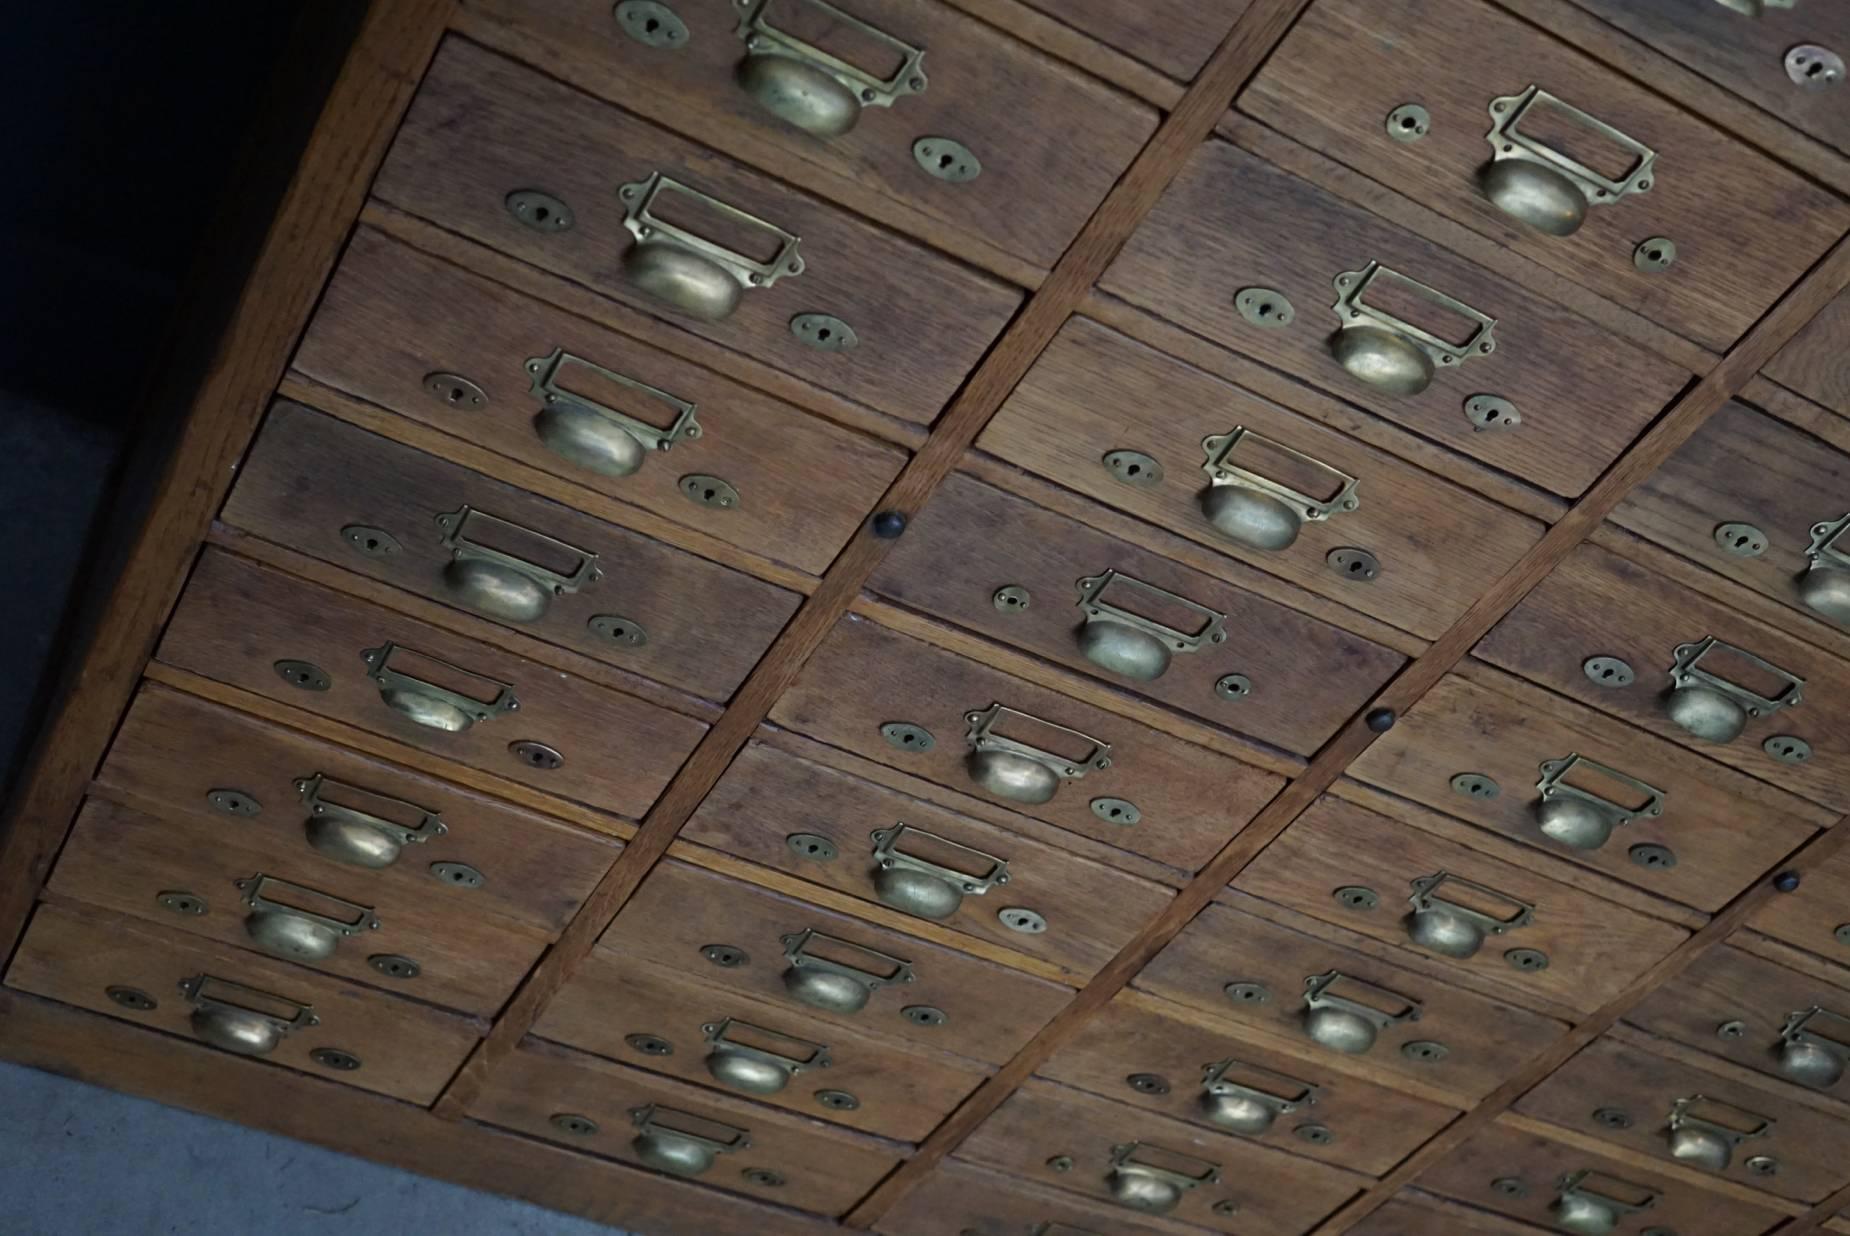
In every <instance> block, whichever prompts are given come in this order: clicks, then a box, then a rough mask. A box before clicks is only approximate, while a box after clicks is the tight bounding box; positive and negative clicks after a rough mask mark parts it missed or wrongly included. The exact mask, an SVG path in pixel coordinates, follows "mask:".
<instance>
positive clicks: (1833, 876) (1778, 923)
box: [1747, 850, 1850, 965]
mask: <svg viewBox="0 0 1850 1236" xmlns="http://www.w3.org/2000/svg"><path fill="white" fill-rule="evenodd" d="M1747 925H1748V926H1749V927H1751V928H1753V929H1754V930H1755V931H1758V932H1762V933H1764V934H1766V935H1769V936H1773V937H1775V938H1776V939H1780V940H1784V941H1785V942H1786V943H1787V944H1791V945H1794V946H1795V947H1798V948H1802V949H1805V950H1806V951H1808V952H1812V953H1816V954H1818V956H1820V957H1828V958H1829V959H1830V960H1832V961H1834V962H1836V963H1837V964H1838V965H1850V854H1845V853H1844V852H1843V851H1841V850H1839V851H1838V852H1837V853H1836V854H1835V855H1833V856H1832V857H1830V858H1828V859H1826V860H1825V861H1824V862H1822V863H1818V864H1816V865H1814V866H1812V867H1810V868H1809V869H1808V870H1807V871H1806V872H1805V879H1804V881H1803V882H1802V883H1801V884H1800V885H1799V886H1798V887H1797V888H1795V889H1793V890H1792V891H1791V892H1790V893H1783V894H1781V895H1780V896H1778V897H1769V898H1768V899H1767V900H1765V901H1763V902H1761V904H1760V908H1759V909H1758V910H1755V911H1754V913H1753V915H1752V917H1750V918H1749V919H1748V920H1747Z"/></svg>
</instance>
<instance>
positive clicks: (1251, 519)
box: [1201, 425, 1362, 553]
mask: <svg viewBox="0 0 1850 1236" xmlns="http://www.w3.org/2000/svg"><path fill="white" fill-rule="evenodd" d="M1241 446H1246V447H1248V450H1247V451H1246V452H1244V453H1241V452H1240V450H1239V448H1240V447H1241ZM1201 449H1202V450H1203V451H1205V452H1206V454H1207V460H1206V462H1205V463H1203V464H1202V465H1201V470H1202V471H1203V472H1205V473H1207V476H1208V487H1207V488H1206V489H1204V490H1202V491H1201V513H1202V514H1203V515H1205V516H1206V517H1207V521H1208V524H1209V525H1210V526H1211V527H1212V528H1213V529H1214V531H1215V532H1217V533H1219V534H1220V535H1221V536H1224V537H1226V538H1227V539H1228V540H1230V541H1232V542H1234V543H1235V544H1237V545H1244V546H1245V547H1246V548H1248V549H1256V550H1261V551H1264V552H1267V553H1276V552H1278V551H1280V550H1285V549H1289V548H1291V546H1292V545H1293V544H1295V543H1296V542H1297V539H1298V532H1299V530H1300V529H1302V528H1303V526H1304V525H1305V524H1307V523H1321V522H1322V521H1324V520H1326V519H1329V518H1330V517H1331V516H1332V515H1339V514H1346V513H1348V512H1351V511H1354V510H1356V509H1358V508H1359V507H1360V506H1361V505H1362V502H1361V499H1360V498H1358V497H1357V496H1356V487H1357V486H1358V485H1359V484H1360V482H1359V481H1358V480H1357V479H1356V478H1355V477H1353V476H1350V475H1349V474H1348V473H1346V472H1343V471H1340V470H1339V469H1337V468H1333V467H1331V466H1330V465H1329V464H1326V463H1324V462H1323V461H1322V460H1320V459H1317V458H1315V457H1313V456H1310V455H1306V454H1305V453H1304V452H1302V451H1298V450H1293V449H1292V448H1291V447H1288V446H1286V445H1285V444H1284V443H1282V442H1275V441H1273V440H1272V439H1270V438H1268V437H1265V436H1264V435H1263V434H1259V433H1255V432H1253V431H1252V430H1250V429H1248V428H1246V427H1245V426H1244V425H1235V426H1234V427H1233V428H1232V429H1230V430H1228V431H1227V432H1226V433H1223V434H1211V435H1209V436H1208V437H1206V438H1203V439H1202V442H1201ZM1255 449H1256V450H1258V451H1265V452H1269V453H1271V454H1274V455H1283V456H1287V457H1289V458H1290V459H1291V460H1293V461H1294V462H1295V463H1296V464H1298V465H1299V466H1301V467H1302V468H1305V469H1309V470H1315V471H1318V472H1321V473H1323V474H1325V475H1327V476H1328V477H1329V480H1330V488H1331V489H1332V491H1333V493H1332V495H1331V496H1330V497H1327V498H1317V497H1314V496H1312V495H1310V494H1307V493H1305V492H1303V491H1302V490H1299V489H1296V488H1294V487H1293V486H1290V485H1287V484H1285V483H1284V482H1282V481H1278V480H1274V479H1273V478H1271V477H1269V476H1266V475H1265V474H1264V473H1262V472H1259V471H1257V470H1256V468H1255V467H1248V466H1246V464H1247V463H1256V461H1253V460H1251V459H1250V458H1249V457H1250V456H1251V455H1253V454H1254V453H1255ZM1236 455H1238V458H1236Z"/></svg>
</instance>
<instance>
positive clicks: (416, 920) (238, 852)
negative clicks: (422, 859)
mask: <svg viewBox="0 0 1850 1236" xmlns="http://www.w3.org/2000/svg"><path fill="white" fill-rule="evenodd" d="M235 828H236V824H235V823H234V822H231V821H226V820H224V819H222V818H221V819H220V820H219V821H216V822H213V821H203V820H191V821H187V822H181V821H179V820H172V819H160V818H158V817H155V816H152V815H147V814H145V813H143V812H140V811H135V810H132V809H130V808H127V807H121V806H117V805H116V804H114V803H109V802H105V801H103V800H101V799H91V800H90V801H89V802H87V803H85V804H84V808H83V810H82V811H81V812H80V813H79V814H78V817H77V825H76V827H75V828H74V829H72V831H71V836H70V839H69V840H68V841H67V842H66V843H65V847H64V854H63V855H62V857H60V858H59V860H58V865H57V867H56V868H54V869H53V871H52V873H51V883H50V884H48V885H47V886H46V887H47V888H48V889H50V891H51V892H52V893H53V894H54V895H58V896H63V897H67V898H69V899H71V900H72V901H81V902H85V903H87V904H89V905H93V906H100V907H102V908H103V909H106V910H110V911H113V912H115V913H118V914H124V915H130V916H133V917H135V918H139V919H142V920H145V921H147V922H150V923H154V924H156V925H157V926H159V927H160V928H163V929H167V930H177V931H184V932H189V933H191V934H193V935H196V936H202V937H204V938H205V939H208V940H212V941H215V942H216V943H218V944H220V945H223V946H225V947H227V948H234V949H235V948H242V949H250V950H252V951H257V952H262V951H263V950H262V949H261V948H260V947H259V946H258V945H257V943H256V942H255V941H254V940H253V939H252V936H251V930H250V924H252V923H255V922H256V921H257V918H258V913H257V911H256V910H255V909H247V908H246V905H245V902H244V896H245V894H244V893H243V891H241V890H240V888H239V887H238V881H240V880H255V879H258V878H260V877H263V878H267V881H272V882H266V883H264V884H262V885H261V887H260V889H259V890H258V891H261V892H262V893H263V896H264V898H265V899H266V901H269V902H272V903H275V904H277V905H280V906H283V907H294V908H297V909H302V910H306V911H308V912H310V913H313V914H322V915H326V916H329V917H332V918H335V919H337V920H339V921H342V922H354V921H362V920H364V919H366V918H367V917H368V915H367V912H368V911H371V912H372V913H371V916H370V917H371V919H372V921H374V922H376V923H377V924H378V927H377V928H376V929H373V930H362V931H360V932H358V933H356V934H355V935H352V936H350V937H347V938H345V939H341V940H340V941H338V942H337V943H336V944H335V946H334V950H333V952H332V953H331V954H330V955H329V956H328V957H327V958H325V959H323V960H321V961H317V962H302V961H300V960H299V959H297V958H293V957H292V958H288V959H287V960H290V961H297V962H298V964H306V965H308V967H309V968H310V969H314V970H318V971H320V972H322V973H324V974H331V975H337V976H339V977H340V978H343V979H346V980H348V981H350V982H353V983H357V984H360V985H362V986H367V987H374V988H378V989H380V990H382V991H386V992H389V993H391V994H392V995H394V996H405V997H409V998H411V999H416V1000H423V1001H427V1002H429V1003H431V1004H438V1005H442V1006H444V1007H446V1008H452V1009H457V1010H459V1011H461V1012H464V1013H473V1014H477V1015H479V1016H483V1017H492V1016H494V1014H495V1012H496V1011H497V1010H498V1009H499V1008H500V1007H501V1005H502V1003H503V1002H504V1001H506V999H507V998H508V996H509V995H510V994H512V992H513V990H514V988H515V987H516V986H517V985H518V984H519V983H520V980H521V979H522V978H523V977H524V976H525V975H526V973H527V971H528V969H530V968H531V967H532V965H533V963H534V962H535V961H538V960H539V957H540V954H541V953H542V952H544V951H545V950H546V946H547V944H548V943H550V941H551V934H552V933H550V932H547V931H544V930H541V929H540V928H537V927H534V926H532V925H530V924H525V923H518V922H515V921H513V920H511V919H504V918H499V917H497V916H494V915H489V914H484V913H482V912H480V911H479V910H473V909H472V908H471V907H469V906H468V905H467V904H466V903H465V902H463V901H462V899H460V898H448V897H439V896H436V895H434V894H440V893H442V892H443V890H442V889H441V888H439V887H438V881H437V880H436V879H434V878H432V877H431V876H429V875H428V874H427V875H426V876H425V882H426V883H427V884H429V885H430V886H431V893H432V894H433V895H426V896H424V897H421V898H409V897H405V896H403V895H402V894H401V895H400V896H398V897H389V896H386V897H382V896H378V895H377V894H378V893H380V892H382V891H387V890H382V889H379V888H378V887H377V882H376V881H373V880H369V879H367V876H368V875H370V873H369V872H366V871H364V870H362V869H359V868H355V867H351V866H348V865H346V864H343V863H334V862H330V861H328V860H326V859H322V858H319V857H318V856H316V855H314V854H313V853H312V852H311V851H309V850H307V849H306V848H305V847H296V848H292V849H291V850H289V851H288V852H287V853H284V854H278V853H276V852H275V850H274V849H273V848H272V849H268V850H266V849H264V848H262V847H261V846H260V845H252V844H250V840H249V839H246V838H243V837H240V836H238V835H237V833H235V832H233V831H231V830H233V829H235ZM413 861H415V860H413ZM175 893H180V894H185V895H187V896H189V897H192V898H196V899H197V902H196V904H198V905H199V906H200V907H202V908H201V909H200V910H199V911H198V912H197V913H176V912H175V911H173V910H170V909H168V908H166V906H165V905H164V904H163V903H162V901H161V899H162V898H165V897H167V896H168V895H170V894H175ZM265 913H266V914H275V913H277V911H266V912H265ZM374 957H402V958H408V959H410V960H411V961H412V962H414V963H416V966H417V970H416V973H415V976H414V977H410V978H395V977H390V976H388V975H387V974H385V973H383V972H381V971H379V970H376V969H374V967H373V966H372V965H371V964H370V959H371V958H374Z"/></svg>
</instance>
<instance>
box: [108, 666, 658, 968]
mask: <svg viewBox="0 0 1850 1236" xmlns="http://www.w3.org/2000/svg"><path fill="white" fill-rule="evenodd" d="M316 778H320V780H319V781H317V780H316ZM96 790H97V793H99V794H101V795H103V796H104V797H109V798H120V799H122V800H123V801H126V802H128V803H130V804H134V805H142V806H145V807H146V808H147V809H148V810H150V811H153V812H154V813H156V814H158V815H160V816H161V817H163V818H164V819H168V820H172V821H174V823H175V824H177V825H179V824H183V825H186V826H188V827H191V828H194V829H202V828H203V829H213V830H217V833H218V834H219V835H222V836H224V837H226V838H227V839H228V840H235V842H236V844H238V845H240V846H246V847H251V848H253V849H256V850H258V852H260V853H262V854H263V855H264V856H265V860H266V861H270V860H271V859H274V860H275V861H279V862H287V863H290V864H300V863H304V862H306V863H313V864H315V867H314V869H315V870H316V871H318V872H334V871H339V872H342V873H350V874H351V875H352V876H354V877H360V878H364V879H365V880H366V881H368V883H369V885H371V886H374V887H377V888H378V890H379V892H378V894H377V895H378V897H379V899H380V900H382V901H384V900H390V901H393V902H399V903H403V902H414V901H415V902H425V903H429V904H430V905H431V906H432V907H433V909H434V908H435V907H437V906H439V905H446V906H447V905H455V906H456V907H457V908H458V909H459V910H463V911H466V912H468V913H470V914H485V915H489V916H492V917H494V918H498V919H508V920H512V921H514V922H518V923H525V924H528V925H531V926H534V927H538V928H540V929H542V931H543V932H544V933H546V934H547V935H552V934H555V933H557V932H558V931H560V930H561V929H562V928H564V926H565V925H566V923H568V922H570V921H571V918H572V916H573V915H574V914H576V913H577V912H578V907H579V906H580V905H581V904H583V902H584V899H585V897H586V896H588V895H589V894H590V892H591V890H592V888H593V887H595V886H596V884H597V882H598V880H599V879H600V878H602V876H603V874H604V872H605V871H606V870H608V869H609V867H610V864H611V863H612V862H613V861H615V859H616V856H617V851H618V850H619V849H620V848H621V846H620V845H619V844H618V843H617V842H616V841H613V840H611V839H609V838H606V837H600V836H598V835H596V834H595V833H588V832H585V831H583V830H581V829H576V828H572V827H570V826H568V825H565V824H560V823H558V822H557V821H555V820H550V819H548V818H547V817H545V816H543V815H539V814H537V813H535V812H532V811H526V810H523V809H522V808H519V807H514V806H510V805H508V804H507V803H503V802H500V801H498V800H496V799H493V798H489V797H487V796H485V795H481V794H477V793H474V792H473V791H470V790H465V789H463V788H461V787H460V786H454V785H451V784H449V783H448V782H444V781H438V780H436V779H435V778H433V777H426V776H423V775H422V774H420V773H414V772H412V771H410V770H409V769H405V768H400V767H398V766H396V765H393V764H385V763H381V762H380V761H378V760H373V759H369V758H368V757H366V756H363V755H361V754H359V753H358V752H354V751H349V750H347V749H346V748H345V747H336V746H334V745H332V744H330V743H325V742H321V741H320V740H318V739H314V738H309V737H308V736H306V735H303V734H298V733H296V732H295V731H293V730H286V729H283V728H281V727H279V726H275V725H271V724H269V723H268V722H265V721H259V720H257V719H256V718H254V717H247V716H245V715H243V714H242V713H236V712H232V711H231V710H230V709H228V708H221V707H219V706H218V705H217V704H208V703H206V702H205V701H204V700H199V699H194V698H193V697H192V696H190V695H181V694H178V693H177V692H173V691H169V690H167V689H165V688H164V687H160V686H155V685H152V684H151V685H148V686H144V687H143V688H142V689H141V693H140V694H139V695H137V696H136V697H135V702H134V703H133V704H132V705H131V706H130V708H129V711H128V716H127V718H126V719H124V721H123V722H122V727H121V728H120V729H119V730H117V731H116V740H115V743H114V745H113V746H111V747H110V749H109V756H108V758H107V759H106V760H104V761H103V767H102V770H101V771H100V772H98V773H97V777H96ZM316 807H320V808H321V810H319V811H317V810H315V808H316ZM427 817H435V818H436V819H437V821H438V822H440V823H441V824H442V825H443V831H442V832H437V831H436V830H435V828H434V827H431V828H425V827H424V825H425V821H426V819H427ZM318 821H320V822H318ZM374 821H377V822H376V823H375V822H374ZM394 824H395V825H397V826H399V829H401V830H403V831H398V830H394V831H390V832H388V831H386V830H385V828H384V827H382V825H384V826H389V825H394ZM412 830H416V831H412ZM401 837H402V838H405V840H404V841H403V843H402V844H401V843H400V838H401ZM324 855H325V857H324ZM362 860H364V861H362ZM369 864H381V865H378V866H373V865H369ZM459 868H467V870H466V871H463V870H459ZM470 873H473V874H474V876H475V877H479V878H471V875H470ZM458 875H460V876H461V877H462V878H461V879H458V878H456V877H457V876H458Z"/></svg>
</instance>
